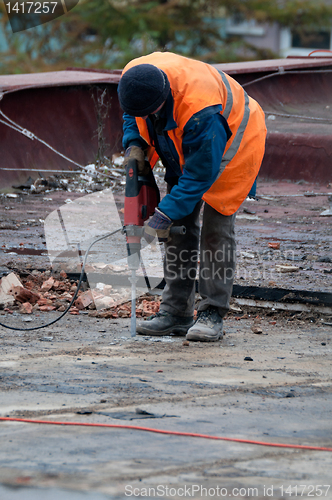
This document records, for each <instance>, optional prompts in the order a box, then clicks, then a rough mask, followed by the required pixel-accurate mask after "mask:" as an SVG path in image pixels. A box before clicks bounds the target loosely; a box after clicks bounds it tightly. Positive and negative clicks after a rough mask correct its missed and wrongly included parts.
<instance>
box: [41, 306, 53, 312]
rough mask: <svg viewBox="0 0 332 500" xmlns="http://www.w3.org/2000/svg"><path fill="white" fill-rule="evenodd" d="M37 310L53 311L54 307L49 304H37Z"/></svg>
mask: <svg viewBox="0 0 332 500" xmlns="http://www.w3.org/2000/svg"><path fill="white" fill-rule="evenodd" d="M39 310H40V311H44V312H49V311H54V310H55V307H54V306H51V305H47V306H46V305H45V306H39Z"/></svg>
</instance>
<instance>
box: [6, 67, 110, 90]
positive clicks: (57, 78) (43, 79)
mask: <svg viewBox="0 0 332 500" xmlns="http://www.w3.org/2000/svg"><path fill="white" fill-rule="evenodd" d="M119 80H120V71H117V70H115V71H109V72H96V71H84V70H83V71H82V70H69V71H68V70H66V71H52V72H44V73H29V74H24V75H0V92H15V91H17V90H22V89H27V88H44V87H68V86H71V85H89V84H93V83H113V84H117V83H119Z"/></svg>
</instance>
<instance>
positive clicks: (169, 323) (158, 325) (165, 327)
mask: <svg viewBox="0 0 332 500" xmlns="http://www.w3.org/2000/svg"><path fill="white" fill-rule="evenodd" d="M193 324H194V320H193V317H192V316H189V317H183V316H174V315H173V314H171V313H169V312H168V311H159V312H157V313H156V314H154V315H153V316H150V317H149V318H147V319H146V320H145V321H141V322H140V323H138V325H137V328H136V332H137V333H139V334H141V335H169V334H170V333H177V334H178V335H185V334H186V333H187V331H188V330H189V328H190V327H191V326H192V325H193Z"/></svg>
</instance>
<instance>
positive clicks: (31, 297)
mask: <svg viewBox="0 0 332 500" xmlns="http://www.w3.org/2000/svg"><path fill="white" fill-rule="evenodd" d="M9 293H10V294H11V295H13V297H14V298H15V300H17V301H18V302H22V303H24V302H30V304H32V305H33V304H35V303H36V302H37V301H38V300H39V298H40V295H39V293H35V292H32V291H31V290H28V289H27V288H24V287H23V286H14V287H12V289H11V290H10V292H9Z"/></svg>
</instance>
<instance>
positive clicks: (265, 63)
mask: <svg viewBox="0 0 332 500" xmlns="http://www.w3.org/2000/svg"><path fill="white" fill-rule="evenodd" d="M213 66H215V67H216V68H217V69H219V70H221V71H224V72H225V73H227V74H229V75H232V76H234V75H239V74H245V73H251V74H254V73H272V72H275V71H289V70H292V69H310V68H318V67H328V66H331V67H332V56H331V57H289V58H286V59H270V60H262V61H245V62H238V63H224V64H214V65H213Z"/></svg>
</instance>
